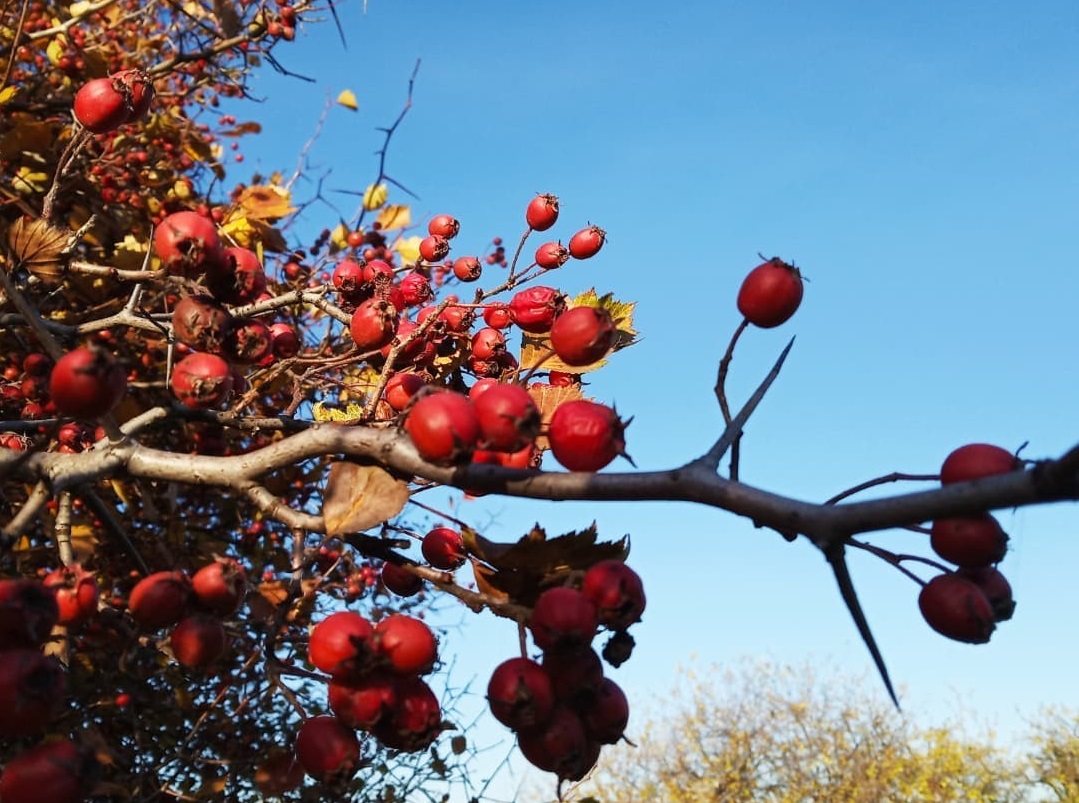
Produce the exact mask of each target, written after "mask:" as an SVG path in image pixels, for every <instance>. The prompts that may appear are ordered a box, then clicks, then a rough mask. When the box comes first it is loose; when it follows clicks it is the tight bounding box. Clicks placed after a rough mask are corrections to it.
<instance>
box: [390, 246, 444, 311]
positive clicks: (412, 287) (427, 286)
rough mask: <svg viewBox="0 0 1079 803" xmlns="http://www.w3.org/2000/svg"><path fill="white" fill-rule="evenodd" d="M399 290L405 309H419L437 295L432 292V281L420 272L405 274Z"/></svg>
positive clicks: (398, 286)
mask: <svg viewBox="0 0 1079 803" xmlns="http://www.w3.org/2000/svg"><path fill="white" fill-rule="evenodd" d="M440 258H441V257H440ZM397 288H398V290H399V291H400V293H401V304H402V306H405V307H417V306H419V305H420V304H424V303H426V302H428V301H430V300H431V299H432V298H434V295H435V294H434V292H433V291H432V290H431V282H430V280H429V279H428V278H427V277H426V276H424V275H423V274H422V273H419V272H418V271H412V272H411V273H407V274H405V276H404V277H403V278H402V279H401V281H400V283H399V284H398V285H397Z"/></svg>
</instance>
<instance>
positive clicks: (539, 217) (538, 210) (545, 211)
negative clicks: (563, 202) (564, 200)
mask: <svg viewBox="0 0 1079 803" xmlns="http://www.w3.org/2000/svg"><path fill="white" fill-rule="evenodd" d="M556 220H558V196H556V195H550V194H546V193H544V194H541V195H537V196H536V197H535V198H533V199H532V200H531V201H529V202H528V207H527V208H526V209H525V221H526V222H527V223H528V227H529V228H530V229H532V230H533V231H546V230H547V229H549V228H551V226H553V225H554V224H555V221H556Z"/></svg>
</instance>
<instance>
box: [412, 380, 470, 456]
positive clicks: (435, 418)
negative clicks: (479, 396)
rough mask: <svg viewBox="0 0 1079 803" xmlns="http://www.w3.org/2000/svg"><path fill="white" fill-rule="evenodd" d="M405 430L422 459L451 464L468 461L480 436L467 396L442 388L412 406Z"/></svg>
mask: <svg viewBox="0 0 1079 803" xmlns="http://www.w3.org/2000/svg"><path fill="white" fill-rule="evenodd" d="M405 431H406V432H407V433H408V435H409V437H410V438H411V439H412V443H413V445H414V446H415V447H416V451H418V452H419V453H420V455H421V456H422V457H423V459H424V460H427V461H428V462H431V463H438V464H440V465H452V464H454V463H461V462H464V461H466V460H468V458H469V455H471V453H472V450H473V449H474V448H475V446H476V441H477V440H478V439H479V436H480V424H479V419H478V417H477V416H476V410H475V408H474V407H473V405H472V402H470V401H469V400H468V397H467V396H462V395H461V394H460V393H456V392H454V391H442V392H437V393H431V394H429V395H427V396H424V397H423V398H422V399H420V400H418V401H417V402H416V403H415V404H413V405H412V409H411V410H409V413H408V417H407V418H406V419H405Z"/></svg>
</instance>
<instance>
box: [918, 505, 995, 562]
mask: <svg viewBox="0 0 1079 803" xmlns="http://www.w3.org/2000/svg"><path fill="white" fill-rule="evenodd" d="M929 543H930V545H931V546H932V547H933V551H934V552H936V553H937V554H938V555H940V557H942V558H944V560H946V561H949V562H950V563H954V564H955V565H956V566H961V567H963V568H966V569H978V568H982V567H984V566H991V565H992V564H994V563H999V562H1000V561H1002V560H1004V555H1005V554H1006V553H1007V551H1008V536H1007V535H1006V534H1005V532H1004V530H1002V529H1001V527H1000V524H999V523H998V522H997V520H996V519H995V518H993V517H992V516H990V515H989V514H988V513H983V514H982V515H980V516H957V517H955V518H950V519H937V520H936V521H934V522H933V528H932V530H931V533H930V537H929Z"/></svg>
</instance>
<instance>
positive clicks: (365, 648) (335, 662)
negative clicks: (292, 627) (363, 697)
mask: <svg viewBox="0 0 1079 803" xmlns="http://www.w3.org/2000/svg"><path fill="white" fill-rule="evenodd" d="M374 632H375V629H374V627H373V626H372V625H371V623H370V622H369V621H367V620H366V619H365V618H363V617H362V616H360V615H359V614H358V613H356V612H354V611H338V612H337V613H332V614H330V615H329V616H327V617H326V618H325V619H323V620H322V621H321V622H319V623H318V624H317V625H315V626H314V628H313V629H312V630H311V640H310V641H309V642H308V645H307V658H308V660H309V661H311V663H312V664H314V665H315V666H316V667H318V668H319V669H321V670H322V671H323V672H326V673H327V674H330V675H333V676H334V677H349V676H352V677H358V676H360V675H362V674H363V673H364V672H365V671H366V670H367V669H368V667H369V666H370V663H371V655H372V650H373V648H374V647H373V642H372V638H373V636H374Z"/></svg>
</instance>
